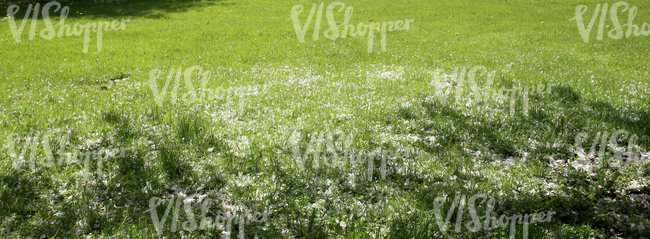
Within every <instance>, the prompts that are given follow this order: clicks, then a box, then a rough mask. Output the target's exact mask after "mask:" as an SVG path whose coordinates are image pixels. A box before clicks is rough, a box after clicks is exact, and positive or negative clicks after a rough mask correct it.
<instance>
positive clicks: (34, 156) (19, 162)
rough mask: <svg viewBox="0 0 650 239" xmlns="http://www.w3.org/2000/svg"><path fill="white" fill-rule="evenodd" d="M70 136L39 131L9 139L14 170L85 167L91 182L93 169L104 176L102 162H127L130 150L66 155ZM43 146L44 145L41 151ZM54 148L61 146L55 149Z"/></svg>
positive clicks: (8, 143)
mask: <svg viewBox="0 0 650 239" xmlns="http://www.w3.org/2000/svg"><path fill="white" fill-rule="evenodd" d="M69 139H70V134H69V132H65V131H63V130H60V129H50V130H48V131H47V132H41V131H36V132H32V133H30V134H28V135H20V134H17V133H12V134H9V135H8V136H7V141H6V148H7V152H8V154H9V157H10V158H11V160H12V162H13V163H12V164H13V168H14V170H21V169H22V168H23V165H24V164H27V166H28V168H31V169H36V168H37V167H39V166H40V167H47V168H52V167H54V166H55V165H56V166H64V165H72V164H78V165H83V168H84V171H83V175H84V176H85V177H86V179H88V178H89V177H90V175H91V174H92V173H91V170H92V168H93V166H94V167H95V170H96V173H97V177H98V178H102V177H103V175H104V172H103V164H102V161H105V160H107V159H110V158H125V157H127V154H126V151H127V149H128V148H119V149H113V150H111V149H94V150H87V151H83V152H81V151H74V152H66V148H67V147H68V146H69ZM39 144H40V145H42V146H41V147H40V150H39V147H38V146H39ZM53 146H58V147H56V148H54V147H53Z"/></svg>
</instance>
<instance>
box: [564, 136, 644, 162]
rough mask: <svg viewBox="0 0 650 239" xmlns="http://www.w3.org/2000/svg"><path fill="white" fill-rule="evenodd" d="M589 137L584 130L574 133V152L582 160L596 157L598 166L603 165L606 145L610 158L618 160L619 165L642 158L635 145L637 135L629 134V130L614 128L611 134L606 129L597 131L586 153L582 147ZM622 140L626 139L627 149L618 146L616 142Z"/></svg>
mask: <svg viewBox="0 0 650 239" xmlns="http://www.w3.org/2000/svg"><path fill="white" fill-rule="evenodd" d="M589 138H590V137H589V135H588V134H587V133H585V132H582V133H579V134H578V135H576V137H575V141H576V154H577V155H578V157H579V158H581V159H582V160H586V159H593V158H598V164H597V166H598V167H603V166H604V163H605V159H604V157H605V156H606V150H607V148H608V146H609V151H610V152H611V158H613V159H617V160H619V164H620V165H624V164H627V163H631V162H634V161H636V160H640V159H642V157H641V153H640V152H639V149H640V148H639V146H637V145H636V142H637V140H638V139H639V137H638V136H637V135H636V134H633V135H630V132H629V131H627V130H623V129H621V130H616V131H614V132H612V133H611V135H610V133H609V132H607V131H603V132H597V133H596V135H595V137H594V138H593V141H592V143H591V147H590V148H589V153H586V151H585V149H584V148H583V143H586V142H587V141H588V140H589ZM623 140H627V141H628V145H627V150H626V148H625V147H618V142H619V141H623ZM598 143H600V147H599V148H598V151H596V147H597V146H598ZM596 153H597V154H596ZM583 163H584V162H583Z"/></svg>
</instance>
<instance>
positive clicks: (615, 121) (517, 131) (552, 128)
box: [385, 85, 650, 237]
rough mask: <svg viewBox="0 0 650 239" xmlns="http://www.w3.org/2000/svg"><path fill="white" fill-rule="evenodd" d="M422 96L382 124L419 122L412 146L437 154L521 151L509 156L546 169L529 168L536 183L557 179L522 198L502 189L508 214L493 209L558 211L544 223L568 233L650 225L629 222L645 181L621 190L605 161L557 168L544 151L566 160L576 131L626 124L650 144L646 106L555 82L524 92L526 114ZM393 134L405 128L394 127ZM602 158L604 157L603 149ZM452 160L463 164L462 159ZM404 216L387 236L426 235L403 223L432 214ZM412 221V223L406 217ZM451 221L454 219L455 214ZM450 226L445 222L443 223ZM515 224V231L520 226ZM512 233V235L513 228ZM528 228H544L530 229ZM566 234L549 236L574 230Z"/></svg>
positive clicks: (499, 155) (497, 155)
mask: <svg viewBox="0 0 650 239" xmlns="http://www.w3.org/2000/svg"><path fill="white" fill-rule="evenodd" d="M422 102H423V103H422V106H423V107H424V108H425V109H426V114H424V115H419V114H418V113H417V112H418V111H419V109H409V108H402V109H399V110H397V111H396V112H395V113H396V114H395V115H394V116H387V117H386V119H387V120H386V121H385V124H388V125H391V126H393V128H396V129H399V122H401V121H403V119H409V120H412V121H413V120H415V121H418V122H421V123H420V125H419V126H418V127H413V128H415V129H416V130H414V132H409V133H411V134H416V135H418V136H420V137H419V138H420V140H418V141H417V143H415V145H414V146H415V147H417V148H419V149H421V150H424V151H427V152H429V153H431V154H433V155H436V156H444V155H449V154H454V155H456V156H457V157H458V156H460V157H461V158H477V160H483V161H488V162H490V161H492V160H501V161H503V160H505V159H507V158H510V157H512V158H514V159H523V158H526V159H527V161H525V162H515V163H521V164H527V165H535V166H537V167H540V168H544V169H545V171H546V173H545V174H543V175H530V177H538V178H539V179H538V180H540V181H541V182H544V183H549V182H550V183H553V184H554V185H559V189H553V190H557V191H558V193H557V194H555V195H538V194H531V195H529V196H524V197H523V198H522V196H518V198H512V197H509V196H507V195H506V197H504V198H503V200H504V202H503V204H502V205H501V209H498V210H501V211H502V212H508V213H500V214H506V215H512V214H517V212H525V211H531V210H539V211H543V210H554V211H556V212H557V216H556V217H555V218H556V219H555V222H558V221H559V222H560V224H555V225H550V224H549V227H555V226H557V225H564V226H565V227H566V226H568V227H570V229H568V230H569V231H571V230H576V231H574V232H571V233H580V232H577V231H580V230H583V229H584V228H585V227H587V228H588V229H586V230H587V231H591V232H593V231H594V230H599V231H600V232H601V233H610V234H608V235H610V236H613V235H614V234H619V235H625V236H630V237H641V236H648V235H650V227H646V229H645V230H638V229H629V228H630V225H631V224H635V223H636V224H637V225H638V224H639V223H640V222H643V220H644V219H643V216H642V212H643V211H644V210H646V209H644V208H645V206H644V203H643V200H641V203H639V199H638V198H648V195H649V193H650V189H649V187H648V186H644V187H641V188H639V189H634V192H627V194H626V192H625V190H623V189H625V187H626V186H625V184H627V183H629V182H628V181H629V180H626V179H625V178H624V177H623V176H622V175H623V174H622V172H623V171H621V170H619V169H617V168H615V167H612V165H609V164H608V163H606V164H605V167H602V168H599V169H596V170H595V171H594V172H592V173H587V172H585V171H582V170H574V169H573V168H572V167H571V166H568V164H566V166H564V168H556V167H555V166H550V165H549V164H548V159H549V157H551V158H555V159H556V160H566V161H565V162H566V163H568V162H571V161H572V160H573V159H574V158H576V155H575V154H574V153H573V152H572V147H573V146H574V145H575V136H576V135H578V134H579V133H581V132H586V133H587V134H589V135H596V134H597V133H598V132H603V131H609V132H613V131H615V130H618V129H623V130H627V131H628V132H630V135H633V134H638V135H639V138H638V139H639V140H638V141H637V142H636V144H637V145H638V146H641V147H643V148H646V149H647V148H648V146H650V142H648V137H647V135H650V129H649V128H648V127H647V126H648V125H650V114H649V113H647V111H646V109H632V110H629V109H628V110H627V111H625V112H624V111H622V110H620V109H619V108H617V107H615V106H613V105H612V104H611V103H608V102H603V101H593V102H584V101H583V100H582V99H581V97H580V95H578V94H577V93H576V92H575V91H574V90H573V89H572V88H571V87H569V86H566V85H561V86H559V87H557V88H556V89H555V90H554V91H553V93H552V94H551V95H549V96H546V97H534V98H531V101H530V105H529V107H530V108H529V109H530V110H529V111H528V114H527V115H526V114H521V113H519V112H517V113H516V114H514V115H511V116H509V117H507V118H496V119H494V118H490V119H488V117H483V116H482V115H473V114H467V113H465V112H464V110H462V109H459V108H458V107H462V106H455V107H452V106H448V105H447V104H443V103H441V102H440V101H433V102H430V101H429V102H427V101H426V100H424V99H423V100H422ZM521 107H522V105H521V103H520V102H517V105H516V108H517V109H521ZM398 133H404V132H399V131H398ZM427 137H433V138H435V142H433V143H432V142H426V141H424V140H423V139H424V138H427ZM619 141H623V142H620V143H622V144H626V143H627V140H619ZM607 142H609V141H607ZM619 145H621V144H619ZM608 150H609V149H608ZM474 152H481V154H480V155H478V156H477V154H475V153H474ZM488 155H490V156H488ZM605 159H608V156H606V157H605ZM452 161H453V160H452ZM459 162H461V164H462V160H461V161H459ZM465 163H470V162H465ZM447 165H448V166H451V167H463V166H462V165H459V163H449V162H448V163H447ZM619 171H620V172H619ZM531 173H533V172H531ZM457 176H458V175H457ZM646 176H647V175H646ZM458 177H460V176H458ZM480 180H485V179H482V178H479V177H470V178H469V179H466V181H469V182H472V183H477V181H480ZM621 183H623V185H621ZM432 186H435V185H429V187H430V188H433V187H432ZM438 190H442V191H447V192H448V194H450V195H453V194H454V193H455V192H456V191H457V190H461V191H463V190H462V188H461V189H457V188H453V186H449V187H443V188H438ZM419 191H420V192H422V193H416V194H417V195H418V196H416V197H415V198H419V201H420V202H421V203H422V204H423V205H426V206H425V207H423V208H424V209H426V208H428V209H429V210H430V209H432V206H431V205H432V204H433V200H434V198H435V194H436V192H438V191H436V192H434V191H432V190H423V189H422V188H420V189H419ZM628 191H629V190H628ZM465 195H466V196H467V195H469V196H468V197H470V196H471V195H472V193H470V192H467V193H466V194H465ZM630 195H636V196H630ZM452 198H453V196H452ZM633 198H637V199H633ZM635 201H636V202H635ZM646 203H647V201H646ZM449 206H450V205H447V207H446V208H447V209H448V208H449ZM504 210H505V211H504ZM446 213H447V212H446V211H445V212H444V214H445V215H446ZM640 215H641V216H640ZM411 217H417V218H407V219H404V220H403V221H400V220H397V221H395V223H394V224H393V225H392V227H393V228H395V229H397V228H399V230H391V231H392V232H394V233H395V234H394V235H393V236H395V237H403V236H404V237H412V236H416V237H417V236H418V235H426V233H429V232H428V231H422V230H419V231H418V230H403V229H407V228H409V227H410V226H413V224H417V225H419V224H421V226H422V227H419V228H426V227H425V226H428V225H430V224H431V223H434V224H435V219H433V218H432V216H431V214H422V215H412V216H411ZM622 218H625V220H624V222H623V223H622V224H625V225H627V226H625V225H624V226H621V225H620V224H621V223H619V222H621V220H623V219H622ZM412 221H416V222H418V223H419V224H418V223H410V222H412ZM451 221H452V222H455V216H454V217H452V220H451ZM469 221H471V218H467V219H465V218H464V219H463V224H462V230H464V231H465V232H467V229H466V228H465V223H467V222H469ZM646 222H647V220H646ZM581 228H582V229H581ZM453 229H454V228H453V227H452V228H451V229H449V230H453ZM499 230H501V229H499ZM518 230H519V231H521V227H520V226H519V229H518ZM507 231H508V230H507V229H503V231H502V232H501V231H499V233H501V234H503V233H505V234H503V235H501V234H498V235H501V236H508V235H507ZM422 233H425V234H422ZM517 233H518V234H517V235H518V237H519V236H520V234H519V233H520V232H517ZM531 233H533V232H531ZM534 233H536V234H538V235H543V234H540V233H541V232H537V231H536V232H534ZM571 233H569V234H566V235H564V236H561V235H556V236H560V237H571V235H574V236H575V235H577V234H571ZM611 233H614V234H611ZM536 234H531V235H536ZM460 235H463V236H462V237H476V236H482V235H485V236H487V235H488V234H486V233H483V232H479V233H472V234H471V235H470V234H463V233H461V234H460ZM491 235H492V236H493V235H494V234H491ZM428 236H431V235H428Z"/></svg>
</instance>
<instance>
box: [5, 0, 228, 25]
mask: <svg viewBox="0 0 650 239" xmlns="http://www.w3.org/2000/svg"><path fill="white" fill-rule="evenodd" d="M48 2H50V1H2V0H0V6H9V5H18V6H19V7H20V8H19V11H18V13H17V14H16V18H17V19H23V17H24V16H25V14H26V9H27V6H29V4H33V5H32V6H35V5H36V4H40V6H41V11H39V16H38V19H42V8H43V6H44V5H45V4H47V3H48ZM58 2H59V3H60V4H61V7H65V6H68V7H69V8H70V10H69V14H68V16H67V18H68V19H74V18H83V19H88V18H91V19H94V18H111V19H130V18H133V17H138V18H140V17H145V18H151V19H159V18H165V17H168V15H169V14H172V13H180V12H187V11H191V10H196V11H197V12H201V11H204V10H208V9H210V7H213V6H214V7H228V6H232V5H237V4H239V3H237V2H235V1H233V0H145V1H110V2H107V1H105V2H98V1H95V2H86V1H67V0H59V1H58ZM5 9H6V8H3V9H2V10H5ZM55 9H56V6H53V7H52V8H51V9H50V11H49V12H50V17H53V18H59V16H60V14H61V11H60V10H59V11H57V12H54V10H55ZM7 11H8V9H7ZM30 14H33V12H31V13H30ZM172 19H173V18H172ZM55 21H58V19H57V20H55Z"/></svg>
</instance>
